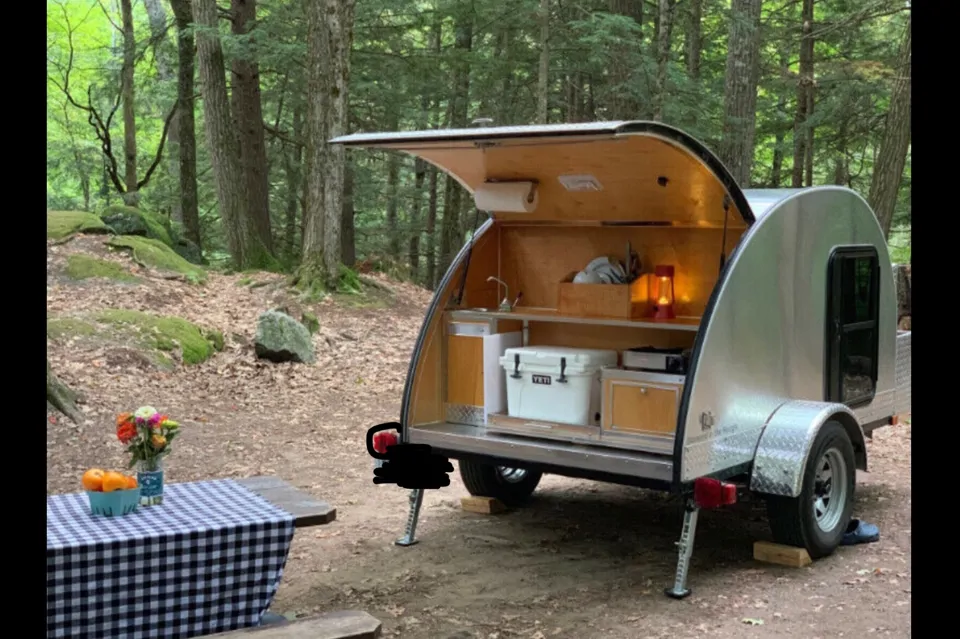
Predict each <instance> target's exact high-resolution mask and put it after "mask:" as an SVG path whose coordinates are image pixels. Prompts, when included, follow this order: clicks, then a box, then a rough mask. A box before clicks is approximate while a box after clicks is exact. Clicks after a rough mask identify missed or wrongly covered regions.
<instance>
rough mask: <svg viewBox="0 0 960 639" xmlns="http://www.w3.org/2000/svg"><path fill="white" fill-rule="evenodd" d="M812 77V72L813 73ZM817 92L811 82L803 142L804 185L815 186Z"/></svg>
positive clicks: (808, 91)
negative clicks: (815, 113)
mask: <svg viewBox="0 0 960 639" xmlns="http://www.w3.org/2000/svg"><path fill="white" fill-rule="evenodd" d="M811 77H812V73H811ZM816 92H817V87H816V85H815V84H811V85H810V86H809V87H807V126H806V127H804V137H805V138H806V139H805V140H804V142H803V147H804V148H803V176H804V177H803V185H804V186H813V152H814V148H813V141H814V133H815V130H814V126H813V111H814V107H815V105H816Z"/></svg>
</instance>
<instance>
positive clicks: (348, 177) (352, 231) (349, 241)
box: [340, 151, 357, 268]
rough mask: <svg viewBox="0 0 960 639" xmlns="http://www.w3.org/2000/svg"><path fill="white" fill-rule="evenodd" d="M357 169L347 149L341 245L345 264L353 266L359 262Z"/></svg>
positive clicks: (344, 171) (344, 170)
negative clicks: (355, 184) (356, 221)
mask: <svg viewBox="0 0 960 639" xmlns="http://www.w3.org/2000/svg"><path fill="white" fill-rule="evenodd" d="M354 179H355V171H354V168H353V154H352V153H350V151H347V157H346V159H345V160H344V169H343V215H342V216H341V219H340V227H341V230H340V247H341V252H342V253H343V265H344V266H349V267H350V268H353V267H354V266H355V265H356V263H357V230H356V225H355V218H356V214H357V211H356V208H355V207H354V205H353V202H354V200H353V193H354Z"/></svg>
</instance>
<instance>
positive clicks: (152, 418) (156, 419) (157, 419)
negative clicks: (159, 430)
mask: <svg viewBox="0 0 960 639" xmlns="http://www.w3.org/2000/svg"><path fill="white" fill-rule="evenodd" d="M162 417H163V416H162V415H161V414H160V413H154V414H153V415H151V416H150V419H149V420H148V421H149V423H150V426H153V427H156V426H157V425H158V424H160V420H161V418H162Z"/></svg>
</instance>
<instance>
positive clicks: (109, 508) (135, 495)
mask: <svg viewBox="0 0 960 639" xmlns="http://www.w3.org/2000/svg"><path fill="white" fill-rule="evenodd" d="M87 497H89V498H90V512H91V513H92V514H94V515H102V516H104V517H118V516H123V515H129V514H130V513H132V512H134V511H135V510H136V509H137V508H139V507H140V487H139V486H138V487H137V488H132V489H130V490H114V491H112V492H109V493H99V492H93V491H89V490H88V491H87Z"/></svg>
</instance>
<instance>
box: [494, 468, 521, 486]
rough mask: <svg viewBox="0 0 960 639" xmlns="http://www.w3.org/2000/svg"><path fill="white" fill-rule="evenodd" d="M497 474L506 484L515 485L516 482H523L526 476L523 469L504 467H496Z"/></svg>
mask: <svg viewBox="0 0 960 639" xmlns="http://www.w3.org/2000/svg"><path fill="white" fill-rule="evenodd" d="M497 472H498V473H500V477H501V478H502V479H503V480H504V481H505V482H508V483H511V484H516V483H517V482H520V481H523V478H524V477H526V476H527V470H526V469H525V468H508V467H506V466H497Z"/></svg>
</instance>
